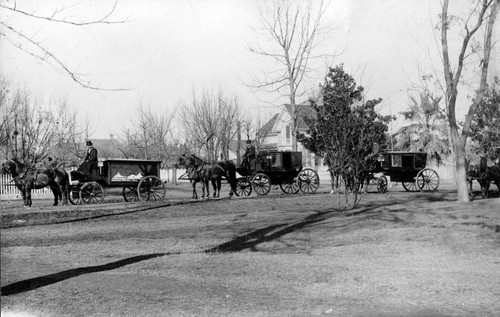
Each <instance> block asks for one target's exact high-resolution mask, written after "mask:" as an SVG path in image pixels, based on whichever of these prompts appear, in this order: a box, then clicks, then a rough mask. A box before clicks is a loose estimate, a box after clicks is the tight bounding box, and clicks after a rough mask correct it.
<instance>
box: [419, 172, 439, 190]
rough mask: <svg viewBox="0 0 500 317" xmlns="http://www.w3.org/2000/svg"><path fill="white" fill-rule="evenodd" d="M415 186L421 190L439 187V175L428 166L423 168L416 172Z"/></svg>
mask: <svg viewBox="0 0 500 317" xmlns="http://www.w3.org/2000/svg"><path fill="white" fill-rule="evenodd" d="M416 183H417V187H418V189H419V190H421V191H423V192H432V191H435V190H437V189H438V187H439V175H438V173H437V172H436V171H435V170H433V169H430V168H425V169H423V170H421V171H420V172H418V174H417V180H416Z"/></svg>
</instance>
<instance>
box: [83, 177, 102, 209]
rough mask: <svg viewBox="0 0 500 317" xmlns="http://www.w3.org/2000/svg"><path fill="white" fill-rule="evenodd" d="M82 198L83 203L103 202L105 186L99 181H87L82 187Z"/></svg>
mask: <svg viewBox="0 0 500 317" xmlns="http://www.w3.org/2000/svg"><path fill="white" fill-rule="evenodd" d="M80 200H81V202H82V203H83V204H102V202H103V201H104V188H102V186H101V185H100V184H99V183H97V182H90V183H85V184H83V186H82V188H81V189H80Z"/></svg>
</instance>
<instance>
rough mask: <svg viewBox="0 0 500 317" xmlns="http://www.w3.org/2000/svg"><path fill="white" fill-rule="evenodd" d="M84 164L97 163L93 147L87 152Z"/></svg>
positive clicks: (95, 151)
mask: <svg viewBox="0 0 500 317" xmlns="http://www.w3.org/2000/svg"><path fill="white" fill-rule="evenodd" d="M84 161H85V162H97V150H96V148H95V147H93V146H91V147H89V149H88V150H87V155H85V160H84Z"/></svg>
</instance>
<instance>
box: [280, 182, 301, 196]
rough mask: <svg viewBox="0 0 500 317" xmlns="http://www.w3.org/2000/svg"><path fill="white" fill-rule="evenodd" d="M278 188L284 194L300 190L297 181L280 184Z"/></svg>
mask: <svg viewBox="0 0 500 317" xmlns="http://www.w3.org/2000/svg"><path fill="white" fill-rule="evenodd" d="M280 188H281V190H282V191H283V192H284V193H285V194H297V193H298V192H299V190H300V188H299V185H298V184H297V182H293V183H283V184H280Z"/></svg>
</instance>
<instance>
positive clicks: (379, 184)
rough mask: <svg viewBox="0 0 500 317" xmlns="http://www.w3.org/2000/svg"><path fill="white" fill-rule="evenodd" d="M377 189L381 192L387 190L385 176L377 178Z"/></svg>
mask: <svg viewBox="0 0 500 317" xmlns="http://www.w3.org/2000/svg"><path fill="white" fill-rule="evenodd" d="M377 191H378V192H379V193H382V194H384V193H386V192H387V177H385V176H383V175H382V176H380V177H379V178H377Z"/></svg>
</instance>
